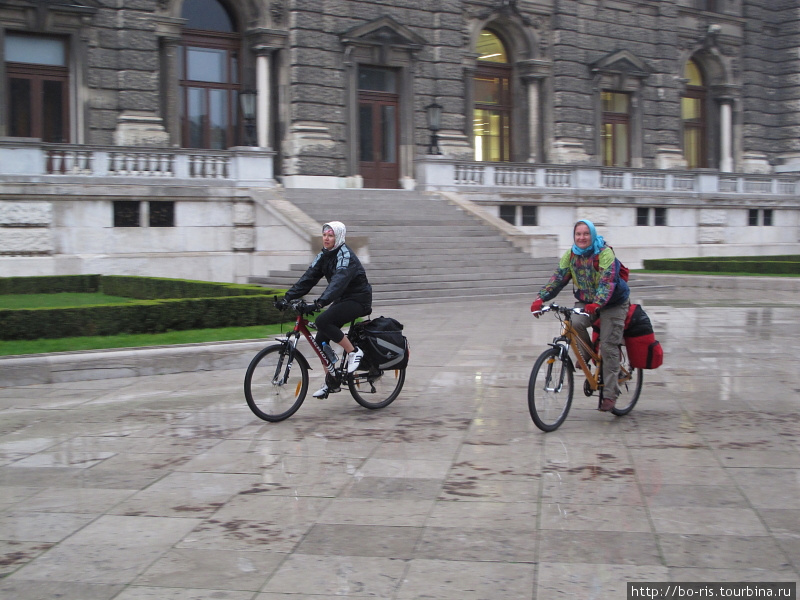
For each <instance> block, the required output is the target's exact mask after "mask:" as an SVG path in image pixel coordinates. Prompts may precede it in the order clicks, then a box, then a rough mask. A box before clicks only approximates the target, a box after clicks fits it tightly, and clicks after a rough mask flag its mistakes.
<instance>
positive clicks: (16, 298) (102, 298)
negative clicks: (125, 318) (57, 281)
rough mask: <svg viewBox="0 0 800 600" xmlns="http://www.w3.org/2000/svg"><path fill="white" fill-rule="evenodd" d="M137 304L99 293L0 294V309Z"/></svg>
mask: <svg viewBox="0 0 800 600" xmlns="http://www.w3.org/2000/svg"><path fill="white" fill-rule="evenodd" d="M127 302H136V300H134V299H133V298H122V297H119V296H106V295H105V294H101V293H99V292H97V293H74V292H61V293H58V294H0V308H61V307H64V306H92V305H97V304H121V303H127Z"/></svg>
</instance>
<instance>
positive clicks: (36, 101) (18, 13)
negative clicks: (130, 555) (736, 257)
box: [0, 0, 800, 279]
mask: <svg viewBox="0 0 800 600" xmlns="http://www.w3.org/2000/svg"><path fill="white" fill-rule="evenodd" d="M799 45H800V0H776V1H774V2H762V1H759V0H475V1H470V0H437V1H436V2H424V1H421V0H402V1H398V0H379V1H375V0H369V1H367V0H363V1H362V0H247V1H245V0H131V1H129V0H125V1H122V0H53V1H46V0H10V1H9V0H0V81H2V82H3V85H2V86H0V221H3V219H4V217H3V216H2V215H13V217H8V218H5V221H3V222H0V255H3V256H5V257H14V256H23V255H27V256H37V257H42V256H50V257H55V256H58V255H63V256H66V255H67V254H69V255H70V256H75V255H79V254H80V255H100V254H103V253H109V252H112V253H113V252H116V250H115V249H114V248H109V247H103V243H108V244H111V246H115V247H116V246H120V245H122V246H125V245H129V243H128V242H127V241H125V238H124V236H125V235H130V236H135V235H139V237H140V238H141V237H142V234H141V232H131V231H126V232H121V231H118V232H117V234H118V235H117V237H116V238H115V237H114V236H109V235H105V234H104V235H100V233H98V232H97V231H94V233H91V234H90V236H89V237H90V238H92V239H94V240H95V243H94V244H93V245H92V246H91V247H82V246H81V243H80V240H73V242H74V243H71V244H67V243H66V242H65V240H66V239H67V238H68V237H70V236H69V235H68V232H69V231H70V230H71V228H72V227H74V225H73V223H79V224H80V226H81V227H89V229H90V230H92V227H91V226H89V225H87V223H95V224H96V225H97V227H98V228H102V227H105V228H109V227H114V222H113V221H114V219H115V218H117V216H118V215H117V213H116V212H115V211H120V212H121V213H122V212H124V210H125V209H124V208H123V207H122V205H120V204H117V205H114V202H117V203H119V202H124V201H128V202H140V203H143V204H141V206H140V208H139V209H138V212H136V214H135V215H134V216H133V217H131V218H132V219H133V220H134V221H136V223H138V224H139V225H147V224H148V223H151V222H152V218H151V215H152V214H156V215H159V214H161V213H160V212H159V211H161V210H162V207H161V206H160V205H158V204H153V206H151V205H150V200H148V198H150V199H152V198H154V197H156V196H157V197H158V198H159V199H161V200H163V201H167V202H177V203H179V206H177V207H173V208H171V209H166V208H164V209H163V210H168V211H169V210H171V211H172V213H170V214H171V216H169V215H168V217H169V218H168V219H167V221H168V225H169V224H171V225H174V226H182V225H183V224H185V223H188V222H191V223H193V224H195V225H196V226H202V227H203V228H204V231H206V233H207V234H208V237H205V236H202V239H204V240H206V241H207V242H208V248H205V249H204V248H203V245H204V244H202V243H201V244H198V243H197V239H198V238H196V237H194V236H189V237H192V238H193V240H194V243H191V244H190V243H188V242H187V243H183V244H182V243H178V242H176V240H175V239H168V238H169V236H168V235H166V234H161V235H159V236H154V235H152V234H151V235H149V236H148V237H147V239H146V241H145V240H144V238H142V239H139V241H138V242H136V243H131V244H130V245H132V247H136V248H138V250H137V251H136V252H137V253H139V254H140V255H144V254H146V253H147V251H148V250H149V251H150V253H151V254H152V253H158V252H162V253H166V254H169V253H173V254H174V253H191V252H195V253H203V252H206V251H207V252H210V253H216V254H215V256H218V255H219V253H220V252H230V253H234V255H235V254H236V253H242V252H253V251H256V252H258V251H263V252H265V253H266V255H268V254H269V253H270V252H273V251H274V249H272V248H271V246H270V249H265V247H264V246H263V244H262V245H261V246H260V245H259V244H260V242H259V241H258V240H255V239H252V238H253V237H254V236H255V233H254V231H257V229H258V228H257V227H255V228H254V227H252V223H255V222H257V221H258V219H259V216H258V215H259V214H260V211H262V209H263V210H266V209H264V207H263V206H262V204H263V203H260V202H259V201H258V200H257V199H256V200H254V196H257V195H258V194H254V193H253V190H254V189H260V190H262V191H263V190H267V189H272V190H275V189H279V188H280V187H281V186H284V187H291V188H338V189H347V188H353V187H368V188H369V187H373V188H402V189H407V190H412V189H418V190H426V191H435V190H445V191H448V192H460V193H461V195H462V197H463V199H466V200H472V201H474V202H475V203H476V205H478V206H480V207H482V209H483V210H484V211H485V212H486V213H487V214H490V215H492V216H500V217H501V218H503V219H505V220H506V221H508V222H510V223H512V224H514V225H516V226H518V227H520V228H521V229H522V230H524V231H527V232H529V233H543V234H549V233H553V232H554V229H555V227H559V228H560V227H562V223H569V222H570V221H571V220H573V217H574V214H575V213H576V211H578V210H582V211H584V212H587V211H588V212H590V213H593V214H596V215H598V218H599V219H601V220H602V219H603V218H605V219H606V220H607V223H604V224H607V225H609V226H614V225H619V226H623V225H626V224H627V222H626V221H625V219H626V218H628V217H626V216H625V215H628V216H629V217H630V220H631V224H633V225H635V224H636V223H635V220H636V219H637V218H638V219H639V220H640V221H641V220H642V218H643V214H644V218H645V219H650V221H651V222H652V221H653V219H654V218H655V220H656V221H658V217H657V215H658V214H661V213H659V212H658V209H664V208H665V207H671V210H672V209H676V210H675V211H674V213H675V214H676V215H677V214H680V215H681V217H680V220H681V222H682V224H683V225H684V226H686V227H690V228H693V230H692V231H693V233H691V234H688V237H687V239H688V240H689V241H690V242H691V243H682V242H681V243H680V244H678V245H680V246H685V248H684V250H681V249H680V248H678V249H675V250H673V251H672V254H682V253H683V254H696V253H697V252H698V250H697V245H698V244H703V243H706V241H704V240H706V238H707V237H708V236H707V233H702V231H705V230H704V229H703V227H704V224H703V219H706V220H707V219H708V215H709V214H713V215H714V217H713V219H712V220H714V221H715V223H714V225H713V226H714V227H715V228H716V229H714V231H715V232H720V231H722V233H715V234H714V235H713V236H711V237H712V238H713V241H712V242H711V243H713V244H720V243H724V241H725V239H726V233H725V232H724V225H725V224H726V223H728V222H729V221H730V222H737V223H740V222H741V223H744V224H745V225H747V223H746V221H747V220H748V219H749V221H750V224H751V225H752V224H753V219H754V218H755V225H754V226H756V227H762V226H768V227H774V229H772V230H768V231H767V233H766V234H764V233H763V232H761V233H760V234H759V236H753V239H756V238H759V239H762V240H763V239H764V237H765V236H766V238H768V239H769V240H770V241H774V242H775V243H776V244H777V246H776V245H775V244H772V245H771V246H770V247H769V248H767V246H768V244H759V247H761V248H762V250H763V251H765V252H766V251H773V250H775V249H783V250H786V251H789V252H793V251H796V250H797V248H798V243H799V242H800V233H798V228H800V217H799V216H798V203H797V197H798V196H797V194H798V189H800V188H798V187H797V182H796V181H795V173H796V172H798V171H800V106H798V103H797V97H798V95H799V92H798V91H799V90H800V77H798V73H799V72H800V60H798V57H797V54H798V46H799ZM24 157H29V158H24ZM502 165H508V166H509V168H510V169H511V171H513V172H514V173H515V175H514V176H513V177H509V176H507V175H505V176H503V175H502V173H506V172H507V171H502V169H500V170H498V169H496V168H495V167H499V166H502ZM443 167H444V168H443ZM485 167H490V168H491V170H492V172H493V173H500V174H501V176H500V178H499V179H498V178H497V177H498V176H497V175H495V179H493V180H492V181H486V180H481V181H478V180H477V179H475V178H470V177H466V178H465V177H463V174H464V173H465V172H473V173H474V172H478V171H481V170H482V169H484V168H485ZM534 167H536V168H538V169H540V170H541V169H544V170H543V171H541V173H542V177H543V179H542V180H537V179H535V177H534V175H530V174H531V173H533V171H534V170H535V169H534ZM558 167H564V168H566V169H568V170H570V171H569V172H570V173H571V174H570V175H569V177H570V183H569V185H566V186H561V187H562V188H563V187H566V188H567V189H566V190H564V189H559V190H558V194H557V200H555V201H554V200H553V195H552V194H551V193H550V192H548V189H551V188H552V186H550V183H548V182H549V181H550V179H551V177H550V172H549V171H547V169H548V168H551V170H552V169H554V168H558ZM565 172H566V171H565ZM526 173H527V175H526ZM553 173H555V174H554V175H553V177H555V178H556V179H557V178H558V176H559V175H558V172H556V171H553ZM582 173H583V174H582ZM585 173H591V175H588V176H587V175H585ZM529 175H530V177H529ZM748 177H749V179H748ZM526 178H527V179H526ZM754 178H755V179H754ZM712 179H713V181H714V183H713V185H712V184H711V183H710V182H711V181H712ZM523 180H524V181H523ZM587 181H588V183H587ZM642 181H645V182H647V181H650V182H653V181H656V183H655V184H654V186H650V187H648V184H641V182H642ZM615 182H616V183H615ZM637 182H640V183H637ZM659 182H660V183H659ZM666 182H668V183H669V185H667V183H666ZM687 182H691V183H687ZM617 183H619V185H617ZM59 185H62V186H66V187H61V188H59V187H58V186H59ZM555 187H559V186H558V185H556V186H555ZM587 189H589V190H591V193H587V192H586V190H587ZM65 191H66V192H67V193H68V195H67V196H65V195H64V192H65ZM565 191H566V193H564V192H565ZM573 192H574V193H573ZM621 201H624V202H623V203H626V204H625V205H626V206H627V207H628V208H630V209H631V210H630V211H628V213H624V214H622V213H620V215H621V216H620V215H618V214H617V213H614V212H613V211H611V212H609V211H610V210H611V209H610V207H612V205H613V206H617V205H619V203H620V202H621ZM69 202H72V203H73V204H72V205H69V204H67V203H69ZM154 202H157V201H154ZM204 202H209V203H210V202H214V203H217V204H216V205H215V208H214V210H209V211H207V212H206V211H204V209H203V207H204V206H206V205H205V204H204ZM3 203H5V204H3ZM36 203H39V204H36ZM41 203H44V204H41ZM90 205H91V206H94V208H95V209H96V212H91V211H89V212H88V213H87V212H86V211H87V207H88V206H90ZM244 205H249V206H251V208H250V209H247V210H245V211H244V212H243V209H242V206H244ZM208 206H210V205H208ZM77 207H81V208H80V210H79V209H78V208H77ZM220 207H222V208H220ZM225 207H227V208H225ZM129 208H130V207H129ZM273 208H274V205H273ZM650 208H652V209H653V210H655V211H656V212H655V213H654V214H655V215H656V216H655V217H653V215H651V216H649V217H648V216H647V214H646V213H647V211H646V210H645V211H643V210H642V209H648V210H649V209H650ZM26 209H30V211H31V212H30V215H31V216H30V217H24V216H20V215H22V214H25V213H26ZM537 209H539V210H540V211H541V212H540V214H539V215H538V216H536V215H535V212H536V210H537ZM555 210H557V211H559V212H558V214H557V215H554V214H552V213H553V211H555ZM220 211H222V212H220ZM531 211H533V213H531ZM678 211H682V212H678ZM709 211H711V212H709ZM720 211H721V212H720ZM753 211H756V212H755V213H753ZM759 211H760V212H759ZM764 211H768V212H767V213H764ZM773 211H777V212H776V213H775V214H773ZM267 212H268V213H269V214H272V215H273V217H274V218H275V219H276V220H275V222H274V223H272V221H270V223H272V225H271V226H270V227H272V226H274V227H281V226H284V227H285V226H286V219H287V217H286V212H285V211H283V212H281V211H278V212H280V214H281V215H282V216H280V217H278V216H275V214H277V213H274V210H273V212H269V211H267ZM223 213H224V214H226V215H227V216H226V217H222V216H220V215H221V214H223ZM251 213H252V214H253V215H255V216H253V217H252V219H251V221H252V222H242V221H241V218H240V216H241V215H242V214H251ZM79 214H80V215H83V217H81V218H78V217H77V216H76V215H79ZM526 214H534V215H535V218H533V220H526V218H525V215H526ZM754 214H755V217H754ZM765 214H768V215H769V217H768V218H767V217H765ZM42 215H46V218H45V217H42ZM209 215H214V216H213V217H211V216H209ZM548 215H549V216H548ZM602 215H608V216H607V217H603V216H602ZM687 215H693V216H687ZM701 215H706V216H705V217H703V216H701ZM262 216H263V215H262ZM264 218H266V217H264ZM237 219H238V220H237ZM685 219H688V221H690V222H691V223H688V224H687V223H684V220H685ZM26 220H27V221H31V222H29V223H28V222H26ZM720 221H721V223H720ZM281 224H283V225H281ZM128 225H130V223H128ZM660 225H662V226H665V227H668V226H669V220H664V222H660ZM720 225H722V226H723V228H722V229H720ZM216 227H221V228H223V229H222V231H225V232H227V233H224V234H221V233H219V231H217V232H215V233H210V232H211V231H212V230H213V229H214V228H216ZM293 227H295V229H297V228H298V226H296V223H295V225H293ZM23 229H25V231H22V230H23ZM123 229H127V228H126V227H123ZM289 229H292V227H289ZM299 229H303V227H302V226H299ZM12 230H13V231H12ZM40 230H41V231H40ZM271 230H273V229H271ZM36 231H40V233H42V235H44V236H45V238H47V239H46V240H45V241H43V240H42V239H38V238H36ZM73 231H74V230H73ZM56 232H60V233H56ZM107 233H108V232H106V234H107ZM12 234H14V235H12ZM226 235H227V237H226ZM303 235H304V234H303ZM660 235H662V236H663V237H664V239H665V240H667V239H669V232H668V231H667V230H664V231H663V232H661V234H660ZM120 236H123V237H120ZM629 236H630V237H631V238H633V237H635V236H633V235H632V234H629ZM300 237H303V236H300ZM35 238H36V239H35ZM283 238H285V236H282V237H281V240H282V242H284V243H288V242H287V241H286V239H283ZM103 239H104V240H106V242H101V241H99V240H103ZM132 239H133V238H132ZM137 239H138V238H137ZM3 240H5V242H4V241H3ZM9 240H10V241H9ZM15 240H16V241H15ZM20 240H25V241H20ZM48 240H49V241H48ZM114 240H116V241H114ZM3 244H5V246H3ZM305 244H306V242H305V241H302V242H298V243H297V245H299V247H305ZM630 244H631V246H632V247H634V246H636V241H635V240H634V239H631V242H630ZM289 245H291V244H289ZM42 248H44V250H43V249H42ZM259 248H260V250H259ZM717 248H719V247H718V246H717ZM733 251H734V249H730V250H725V251H723V253H724V252H728V253H730V252H733ZM303 252H305V250H304V251H302V252H301V251H300V250H298V253H301V254H302V253H303ZM2 260H5V259H0V261H2ZM265 260H266V259H265ZM282 260H283V261H284V262H285V261H286V260H289V258H286V257H284V259H282ZM237 261H238V262H239V263H241V260H240V259H239V258H238V257H235V258H233V259H230V260H228V259H226V261H223V262H224V264H226V265H230V264H234V263H237ZM90 262H91V261H90ZM279 262H280V261H279ZM6 264H8V265H11V264H12V263H10V262H7V263H6ZM13 264H14V265H16V266H15V267H14V272H15V273H17V272H20V271H24V270H26V269H27V268H28V266H26V265H27V264H29V263H24V262H16V263H13ZM53 264H55V263H53ZM75 264H76V263H75V262H74V261H73V262H68V261H62V263H61V265H62V266H61V267H52V266H51V267H41V268H40V269H44V270H47V269H51V270H53V269H55V270H62V271H64V270H68V269H69V268H78V267H75V266H74V265H75ZM94 264H97V263H96V262H95V263H94ZM65 265H73V267H68V266H65ZM261 266H262V267H263V266H264V265H263V264H262V265H261ZM9 268H11V267H9ZM80 268H88V267H85V266H82V267H80ZM120 269H121V267H120ZM228 269H230V272H227V270H228ZM34 270H36V269H34ZM118 270H119V269H118ZM123 270H124V269H123ZM246 271H248V268H246V267H242V266H241V265H240V266H239V267H230V266H226V267H221V268H220V270H219V271H217V270H214V272H213V273H209V274H208V277H209V278H211V277H214V278H222V279H241V278H243V277H244V276H245V275H246ZM220 272H227V274H226V275H224V276H221V275H220Z"/></svg>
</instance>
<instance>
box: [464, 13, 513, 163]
mask: <svg viewBox="0 0 800 600" xmlns="http://www.w3.org/2000/svg"><path fill="white" fill-rule="evenodd" d="M477 52H478V67H477V69H476V71H475V79H474V84H475V107H474V111H473V125H472V133H473V137H474V140H475V142H474V143H475V160H479V161H509V160H511V111H512V96H511V65H509V63H508V52H507V51H506V47H505V44H503V41H502V40H501V39H500V38H499V37H498V36H497V34H495V33H494V32H492V31H490V30H488V29H484V30H483V31H481V33H480V36H479V38H478V44H477Z"/></svg>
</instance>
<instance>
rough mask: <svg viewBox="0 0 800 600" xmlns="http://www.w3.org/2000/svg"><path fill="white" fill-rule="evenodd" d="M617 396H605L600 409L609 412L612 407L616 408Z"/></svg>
mask: <svg viewBox="0 0 800 600" xmlns="http://www.w3.org/2000/svg"><path fill="white" fill-rule="evenodd" d="M616 402H617V399H616V398H603V401H602V402H601V403H600V408H599V409H598V410H602V411H603V412H608V411H610V410H611V409H612V408H614V404H616Z"/></svg>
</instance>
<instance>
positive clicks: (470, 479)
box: [0, 286, 800, 600]
mask: <svg viewBox="0 0 800 600" xmlns="http://www.w3.org/2000/svg"><path fill="white" fill-rule="evenodd" d="M560 299H561V300H562V301H564V302H566V301H567V300H568V298H567V297H566V296H565V297H564V298H560ZM634 299H635V300H641V301H642V302H643V304H644V305H645V307H646V309H647V310H648V313H649V314H650V316H651V319H652V320H653V322H654V324H655V327H656V331H657V335H658V337H659V339H660V340H661V342H662V344H663V345H664V348H665V351H666V360H665V365H664V366H663V367H662V368H661V369H658V370H657V371H649V372H646V374H645V383H644V389H643V393H642V399H641V400H640V402H639V404H638V405H637V406H636V408H635V409H634V410H633V412H632V413H631V414H630V415H628V416H626V417H614V416H612V415H609V414H606V413H600V412H598V411H596V410H594V407H595V406H596V400H595V399H593V398H585V397H583V396H582V395H581V396H577V397H576V398H575V401H574V404H573V409H572V412H571V413H570V415H569V417H568V418H567V420H566V422H565V423H564V425H563V426H562V427H561V428H560V429H559V430H558V431H556V432H553V433H549V434H544V433H542V432H540V431H539V430H538V429H536V427H535V426H534V425H533V423H532V422H531V419H530V416H529V414H528V410H527V397H526V393H527V382H528V376H529V373H530V368H531V366H532V364H533V361H534V360H535V358H536V356H537V355H538V354H539V353H540V352H541V351H542V350H543V349H544V348H545V347H546V345H547V343H548V341H550V340H551V339H552V337H553V336H554V335H555V334H556V333H557V323H556V321H555V319H549V320H548V319H547V318H546V317H547V315H545V317H544V318H542V319H539V320H535V319H533V318H531V316H530V314H529V312H528V310H529V309H528V306H529V304H530V301H529V299H521V298H519V297H517V298H499V299H496V300H494V301H486V300H471V301H465V302H450V303H437V304H415V305H407V306H395V307H390V306H386V307H382V308H381V309H380V310H379V313H380V314H386V315H391V316H394V317H396V318H397V319H399V320H400V321H402V322H403V323H405V324H406V333H407V335H408V337H409V339H410V341H411V348H412V362H411V366H410V367H409V371H408V377H407V380H406V385H405V388H404V390H403V392H402V394H401V395H400V397H399V399H398V400H397V401H396V402H394V403H393V404H392V405H390V406H389V407H387V408H385V409H382V410H378V411H368V410H366V409H363V408H361V407H360V406H359V405H357V404H356V403H355V402H354V401H353V399H352V398H351V397H350V396H349V395H348V394H347V392H346V391H345V392H342V393H340V394H336V395H333V396H331V397H329V398H328V399H326V400H324V401H319V400H315V399H313V398H309V399H308V400H307V401H306V403H305V404H304V405H303V406H302V407H301V408H300V410H299V411H298V412H297V413H296V414H295V415H294V416H293V417H291V418H290V419H289V420H287V421H284V422H281V423H267V422H263V421H260V420H259V419H257V418H256V417H254V416H253V415H252V413H251V412H250V411H249V409H248V408H247V405H246V404H245V402H244V398H243V394H242V380H243V376H244V367H242V366H241V364H246V362H247V361H248V360H249V358H250V356H252V354H254V353H255V348H257V347H260V345H261V343H260V342H255V343H252V345H248V344H242V345H241V346H240V347H239V350H240V352H239V354H240V355H241V356H239V357H238V358H237V360H240V361H244V362H243V363H241V362H240V363H237V364H234V363H233V362H230V363H228V364H227V367H228V368H224V367H225V363H224V361H225V360H233V359H232V358H230V357H229V358H222V359H220V360H221V362H220V363H219V364H213V363H211V362H206V363H203V368H202V370H198V371H194V370H186V371H185V372H175V373H168V374H152V373H151V374H147V373H142V374H136V375H135V376H126V375H127V374H128V373H127V372H126V371H124V370H123V371H116V372H115V373H114V377H107V378H100V379H86V378H79V377H77V376H75V377H71V378H67V379H65V380H61V381H58V382H52V383H30V384H25V385H9V384H8V381H7V380H2V381H3V382H2V383H0V385H2V386H3V387H0V598H9V599H11V598H13V599H14V600H33V599H36V600H40V599H50V598H56V597H58V598H64V599H67V600H110V599H114V600H144V599H158V600H206V599H208V600H211V599H217V600H219V599H222V600H311V599H315V600H317V599H324V598H332V597H345V598H346V597H352V598H368V597H369V598H388V599H392V600H395V599H396V600H408V599H419V598H432V599H452V600H464V599H467V600H471V599H486V600H498V599H502V600H505V599H514V600H517V599H521V600H550V599H552V598H599V599H603V600H606V599H611V600H614V599H617V598H619V599H624V598H625V597H626V596H625V590H626V582H627V581H708V582H711V581H753V582H758V581H771V580H775V581H795V582H796V581H798V575H799V574H800V543H798V540H799V539H800V410H798V409H800V406H799V405H800V385H798V383H797V366H796V364H797V360H796V357H797V356H798V355H800V298H799V297H798V295H797V293H796V291H795V290H770V291H769V292H768V293H760V291H759V295H758V296H756V295H754V290H743V289H736V290H730V289H728V290H720V289H713V288H711V289H698V288H685V287H682V286H675V287H674V288H672V289H669V290H664V289H661V290H652V291H650V292H646V291H644V290H643V291H642V292H641V293H640V296H639V297H636V296H635V298H634ZM226 351H227V349H226ZM128 352H130V353H131V354H135V352H134V351H128ZM234 354H235V353H234ZM131 360H134V358H131ZM163 360H165V359H162V361H163ZM209 360H210V359H209ZM187 364H188V363H187ZM1 369H3V367H2V366H0V370H1ZM68 371H69V370H65V372H68ZM318 371H319V369H315V370H314V371H312V373H313V374H314V376H315V377H316V378H318V377H319V375H318V374H317V373H318ZM0 372H2V371H0ZM317 383H318V379H315V380H314V381H312V387H313V386H314V385H315V384H317ZM314 389H315V388H314Z"/></svg>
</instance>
